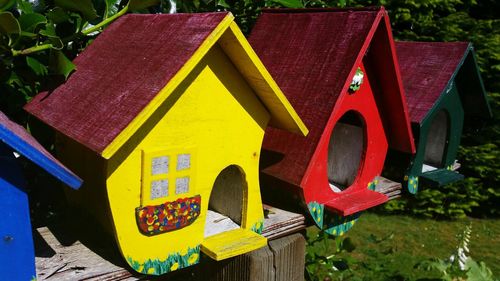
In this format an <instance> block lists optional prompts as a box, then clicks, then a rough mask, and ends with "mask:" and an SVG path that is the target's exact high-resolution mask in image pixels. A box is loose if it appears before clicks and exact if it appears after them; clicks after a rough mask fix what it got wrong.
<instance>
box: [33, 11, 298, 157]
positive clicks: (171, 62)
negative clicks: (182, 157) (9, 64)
mask: <svg viewBox="0 0 500 281" xmlns="http://www.w3.org/2000/svg"><path fill="white" fill-rule="evenodd" d="M217 45H218V46H221V47H222V49H223V50H224V52H226V54H227V56H228V57H229V58H230V59H231V61H232V62H233V63H234V65H235V66H236V67H237V69H238V71H240V72H241V74H242V75H243V76H244V77H245V79H246V80H247V82H248V83H249V85H250V86H251V87H252V88H253V90H254V94H255V95H257V96H258V97H259V99H260V100H261V101H262V103H263V104H264V106H265V107H266V109H267V110H268V111H269V112H270V113H271V121H270V124H271V125H274V126H276V127H279V128H283V129H286V130H291V131H294V132H297V133H301V134H305V133H307V129H306V128H305V126H304V124H302V121H301V120H300V118H299V117H298V116H297V114H296V113H295V111H294V110H293V108H292V107H291V106H290V104H289V103H288V101H287V100H286V98H285V97H284V96H283V94H282V93H281V91H280V89H279V88H278V87H277V86H276V83H275V82H274V81H273V80H272V78H271V77H270V75H269V73H267V71H266V70H265V68H264V67H263V65H262V63H261V62H260V60H259V59H258V58H257V57H256V55H255V53H254V52H253V50H252V49H251V48H250V46H249V44H248V43H247V42H246V40H245V38H244V37H243V35H242V34H241V31H240V30H239V29H238V28H237V26H236V24H235V23H234V18H233V16H232V15H231V14H230V13H205V14H172V15H154V16H151V15H126V16H124V17H122V18H120V19H119V20H117V21H116V22H115V23H113V24H112V25H111V26H110V27H109V28H107V29H106V30H105V31H104V32H103V33H102V34H101V35H100V36H99V37H98V38H97V39H96V40H95V41H94V42H93V43H92V44H91V45H90V46H89V47H87V49H85V51H84V52H82V53H81V54H80V55H79V56H78V57H77V58H76V59H75V64H76V66H77V71H76V72H75V73H74V74H73V75H72V76H71V77H70V78H69V79H68V81H67V82H66V83H65V84H63V85H62V86H60V87H59V88H57V89H56V90H55V91H53V92H52V93H50V94H48V93H41V94H39V95H37V96H36V97H35V98H34V99H33V100H32V101H31V102H30V103H29V104H28V105H27V106H26V107H25V108H26V110H27V111H29V112H30V113H32V114H33V115H35V116H36V117H38V118H39V119H41V120H42V121H44V122H45V123H47V124H49V125H50V126H52V127H54V128H55V129H56V130H58V131H59V132H61V133H62V134H64V135H66V136H68V137H70V138H72V139H74V140H76V141H77V142H79V143H81V144H83V145H84V146H86V147H88V148H90V149H91V150H93V151H95V152H97V153H98V154H100V155H102V156H103V157H104V158H107V159H108V158H110V157H111V156H112V155H113V154H114V153H115V152H116V151H117V150H118V149H119V148H120V147H121V146H122V145H123V144H124V143H125V142H126V141H127V140H128V139H130V137H131V136H132V135H133V134H134V133H135V132H136V131H137V130H138V129H139V128H140V127H141V126H142V125H143V124H144V123H145V122H146V120H147V119H148V118H149V117H150V116H151V115H152V114H153V113H154V112H155V111H156V110H157V109H158V107H159V106H160V105H161V104H162V103H163V102H164V101H165V100H166V99H167V98H168V97H169V95H170V94H171V93H172V92H173V91H174V90H175V89H176V88H177V87H178V86H179V85H180V84H181V83H182V82H183V81H184V80H185V78H186V77H187V76H188V75H189V74H190V73H191V71H192V70H193V69H194V68H195V67H196V66H197V64H198V63H199V62H200V61H201V60H202V58H203V57H204V56H205V55H206V54H207V52H209V50H210V49H211V48H212V47H213V46H217Z"/></svg>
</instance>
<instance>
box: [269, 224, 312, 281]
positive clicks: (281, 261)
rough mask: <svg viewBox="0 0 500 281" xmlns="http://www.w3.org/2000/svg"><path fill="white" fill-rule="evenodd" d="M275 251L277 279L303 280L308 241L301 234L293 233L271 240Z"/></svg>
mask: <svg viewBox="0 0 500 281" xmlns="http://www.w3.org/2000/svg"><path fill="white" fill-rule="evenodd" d="M269 248H270V249H271V251H272V252H273V253H274V270H275V274H276V275H275V279H274V280H275V281H302V280H304V267H305V256H306V251H305V250H306V241H305V239H304V237H303V236H302V235H301V234H298V233H296V234H292V235H289V236H286V237H283V238H280V239H276V240H272V241H269Z"/></svg>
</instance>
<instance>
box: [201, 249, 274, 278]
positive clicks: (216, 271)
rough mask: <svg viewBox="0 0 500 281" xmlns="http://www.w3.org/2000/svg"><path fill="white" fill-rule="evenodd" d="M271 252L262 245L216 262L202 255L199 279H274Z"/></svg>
mask: <svg viewBox="0 0 500 281" xmlns="http://www.w3.org/2000/svg"><path fill="white" fill-rule="evenodd" d="M273 259H274V256H273V252H272V251H271V250H270V249H269V247H267V246H266V247H264V248H261V249H258V250H255V251H253V252H250V253H247V254H245V255H241V256H237V257H234V258H231V259H227V260H224V261H220V262H216V261H214V260H212V259H210V258H207V257H202V260H201V262H200V273H201V274H199V275H198V278H197V279H198V280H200V281H233V280H238V281H253V280H259V281H272V280H274V275H275V273H274V266H273Z"/></svg>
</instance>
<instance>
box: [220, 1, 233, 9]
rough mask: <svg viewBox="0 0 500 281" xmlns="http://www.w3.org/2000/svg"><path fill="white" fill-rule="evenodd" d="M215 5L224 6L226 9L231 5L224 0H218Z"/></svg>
mask: <svg viewBox="0 0 500 281" xmlns="http://www.w3.org/2000/svg"><path fill="white" fill-rule="evenodd" d="M217 5H218V6H221V7H224V8H227V9H229V8H231V6H229V4H227V3H226V1H225V0H219V1H217Z"/></svg>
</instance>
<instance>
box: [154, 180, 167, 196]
mask: <svg viewBox="0 0 500 281" xmlns="http://www.w3.org/2000/svg"><path fill="white" fill-rule="evenodd" d="M167 196H168V180H167V179H164V180H156V181H152V182H151V200H153V199H156V198H161V197H167Z"/></svg>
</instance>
